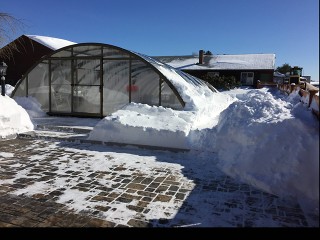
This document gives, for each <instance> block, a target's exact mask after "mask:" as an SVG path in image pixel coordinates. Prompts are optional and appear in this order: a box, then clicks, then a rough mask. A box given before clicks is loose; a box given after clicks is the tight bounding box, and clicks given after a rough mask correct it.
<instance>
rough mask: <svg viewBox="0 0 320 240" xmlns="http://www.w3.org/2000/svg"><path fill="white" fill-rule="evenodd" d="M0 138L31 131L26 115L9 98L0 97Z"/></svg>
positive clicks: (30, 124) (31, 127) (31, 126)
mask: <svg viewBox="0 0 320 240" xmlns="http://www.w3.org/2000/svg"><path fill="white" fill-rule="evenodd" d="M0 105H1V108H0V137H1V138H4V137H7V136H9V135H11V134H17V133H22V132H27V131H31V130H33V124H32V122H31V120H30V118H29V115H28V113H27V112H26V110H24V109H23V108H22V107H21V106H19V105H18V104H17V103H16V102H15V101H14V100H13V99H12V98H10V97H9V96H1V95H0Z"/></svg>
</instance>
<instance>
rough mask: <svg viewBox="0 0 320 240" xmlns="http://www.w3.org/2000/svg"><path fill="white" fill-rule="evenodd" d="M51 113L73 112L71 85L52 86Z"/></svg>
mask: <svg viewBox="0 0 320 240" xmlns="http://www.w3.org/2000/svg"><path fill="white" fill-rule="evenodd" d="M51 111H52V112H71V85H65V84H63V85H51Z"/></svg>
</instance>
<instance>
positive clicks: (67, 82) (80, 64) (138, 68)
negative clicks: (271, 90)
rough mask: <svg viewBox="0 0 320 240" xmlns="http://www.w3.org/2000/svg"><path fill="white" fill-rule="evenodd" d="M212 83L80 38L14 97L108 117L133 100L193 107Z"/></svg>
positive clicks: (64, 111) (29, 76)
mask: <svg viewBox="0 0 320 240" xmlns="http://www.w3.org/2000/svg"><path fill="white" fill-rule="evenodd" d="M206 92H211V90H210V89H209V87H208V86H207V85H206V84H205V83H204V82H203V81H202V80H200V79H198V78H195V77H193V76H191V75H189V74H187V73H184V72H182V71H180V70H177V69H175V68H173V67H171V66H169V65H167V64H164V63H161V62H159V61H157V60H155V59H153V58H151V57H149V56H146V55H143V54H140V53H136V52H133V51H128V50H125V49H122V48H119V47H116V46H112V45H108V44H100V43H81V44H74V45H70V46H67V47H64V48H61V49H59V50H57V51H55V52H53V53H52V54H50V55H47V56H45V57H43V58H42V59H41V60H40V61H39V62H38V63H36V64H35V65H34V66H33V67H32V68H31V69H30V70H29V71H28V72H27V73H26V74H25V76H23V78H22V79H21V80H20V81H19V82H18V84H17V86H16V88H15V90H14V92H13V94H12V96H13V97H24V96H27V97H34V98H35V99H36V100H37V102H38V103H39V105H40V106H41V109H42V110H43V111H45V112H47V113H48V114H52V115H68V116H93V117H103V116H106V115H108V114H110V113H112V112H114V111H116V110H118V109H121V108H122V107H123V106H124V105H126V104H128V103H130V102H136V103H143V104H149V105H156V106H164V107H170V108H173V109H178V110H179V109H192V108H193V107H194V106H195V105H196V98H197V97H198V96H202V95H203V94H205V93H206Z"/></svg>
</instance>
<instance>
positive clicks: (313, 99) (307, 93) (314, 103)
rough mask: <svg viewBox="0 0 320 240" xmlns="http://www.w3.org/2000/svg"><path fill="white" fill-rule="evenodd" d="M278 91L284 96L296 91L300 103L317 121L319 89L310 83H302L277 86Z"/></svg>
mask: <svg viewBox="0 0 320 240" xmlns="http://www.w3.org/2000/svg"><path fill="white" fill-rule="evenodd" d="M278 89H280V90H281V91H282V92H285V93H286V94H288V95H289V94H291V93H292V92H293V91H298V92H299V95H300V97H301V98H300V101H301V102H303V103H304V104H306V105H307V107H308V108H310V109H311V110H312V113H314V114H315V115H316V116H317V117H318V119H319V88H317V87H315V86H313V85H311V84H310V83H307V82H303V83H302V84H299V85H295V84H294V83H292V84H279V85H278Z"/></svg>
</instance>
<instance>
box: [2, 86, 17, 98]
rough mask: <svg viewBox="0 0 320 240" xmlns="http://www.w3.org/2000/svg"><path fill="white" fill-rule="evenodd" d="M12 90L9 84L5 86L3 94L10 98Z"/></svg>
mask: <svg viewBox="0 0 320 240" xmlns="http://www.w3.org/2000/svg"><path fill="white" fill-rule="evenodd" d="M13 90H14V87H13V86H11V85H10V84H6V85H5V90H4V91H5V94H6V95H8V96H11V93H12V92H13ZM1 92H2V88H1V85H0V93H1Z"/></svg>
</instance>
